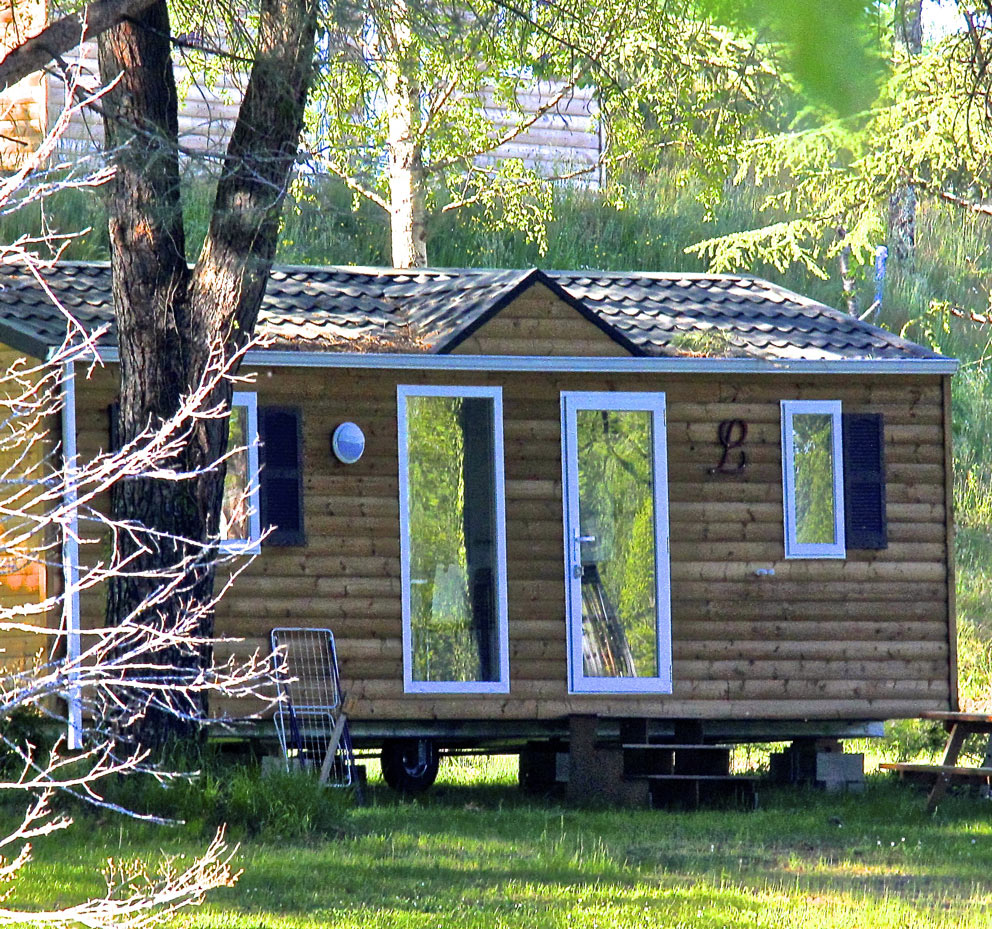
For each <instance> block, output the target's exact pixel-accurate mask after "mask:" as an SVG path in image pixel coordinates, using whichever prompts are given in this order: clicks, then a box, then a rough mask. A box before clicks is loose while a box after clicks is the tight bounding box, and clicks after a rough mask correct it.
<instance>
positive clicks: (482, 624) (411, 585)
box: [397, 387, 509, 693]
mask: <svg viewBox="0 0 992 929" xmlns="http://www.w3.org/2000/svg"><path fill="white" fill-rule="evenodd" d="M397 403H398V426H399V464H400V473H399V479H400V553H401V565H402V569H401V570H402V584H403V678H404V686H405V689H406V691H407V692H412V693H430V692H435V693H436V692H441V693H444V692H448V693H471V692H482V693H506V692H507V691H508V690H509V655H508V651H507V641H506V569H505V566H506V543H505V538H504V527H503V523H504V517H503V426H502V395H501V392H500V389H499V388H498V387H399V388H398V389H397Z"/></svg>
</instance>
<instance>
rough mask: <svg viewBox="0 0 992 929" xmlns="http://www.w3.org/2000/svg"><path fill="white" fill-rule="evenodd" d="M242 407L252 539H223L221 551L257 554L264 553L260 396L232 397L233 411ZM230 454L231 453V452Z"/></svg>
mask: <svg viewBox="0 0 992 929" xmlns="http://www.w3.org/2000/svg"><path fill="white" fill-rule="evenodd" d="M237 407H242V408H244V409H245V411H246V415H245V440H244V449H245V453H246V454H247V456H248V473H247V479H248V486H247V488H246V489H245V493H246V499H245V503H246V505H247V507H248V538H247V539H220V540H219V541H218V543H217V548H218V549H219V550H220V551H221V552H223V553H225V554H228V555H257V554H258V553H259V551H260V550H261V540H262V516H261V513H260V511H259V499H258V396H257V394H255V393H254V391H238V390H236V391H235V392H234V394H233V395H232V397H231V411H232V412H233V411H234V410H235V409H236V408H237ZM228 451H231V450H230V449H228Z"/></svg>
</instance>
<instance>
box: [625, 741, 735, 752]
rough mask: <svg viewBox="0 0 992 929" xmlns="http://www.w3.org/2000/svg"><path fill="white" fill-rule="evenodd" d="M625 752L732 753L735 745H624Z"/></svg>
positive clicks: (658, 743)
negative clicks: (661, 750)
mask: <svg viewBox="0 0 992 929" xmlns="http://www.w3.org/2000/svg"><path fill="white" fill-rule="evenodd" d="M620 747H621V748H622V749H623V750H624V751H627V749H630V750H631V751H635V750H641V749H647V748H667V749H669V750H670V751H676V752H680V751H694V752H729V751H732V750H733V748H734V746H733V745H692V744H690V743H688V742H686V743H682V742H679V743H674V742H640V743H631V744H624V745H621V746H620Z"/></svg>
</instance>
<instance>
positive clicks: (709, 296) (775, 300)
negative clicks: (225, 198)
mask: <svg viewBox="0 0 992 929" xmlns="http://www.w3.org/2000/svg"><path fill="white" fill-rule="evenodd" d="M45 279H46V285H47V287H48V288H49V289H50V290H51V292H52V294H53V295H54V296H55V297H56V298H57V299H58V300H59V301H60V303H61V304H62V305H63V306H64V307H65V309H66V311H67V312H69V313H71V314H72V316H73V317H74V318H75V319H76V320H77V321H78V322H79V323H80V324H81V325H82V326H84V327H85V328H86V329H88V330H92V329H95V328H98V327H100V326H106V327H107V330H108V331H107V334H106V336H105V337H104V339H103V344H108V345H113V344H114V338H115V334H114V331H113V313H112V309H111V300H112V298H111V288H110V268H109V266H108V265H107V264H105V263H88V262H62V263H60V264H58V265H57V266H56V267H55V268H54V269H53V270H52V271H50V272H48V273H47V274H46V278H45ZM535 284H544V285H545V286H547V287H549V288H550V289H551V290H552V291H554V292H555V293H557V295H558V296H560V297H561V298H562V299H563V300H565V302H566V303H568V304H570V305H571V306H572V307H573V308H574V309H575V310H576V312H578V313H580V314H581V315H583V316H585V317H586V318H588V319H590V320H591V321H592V322H594V323H596V324H597V325H598V326H599V327H600V328H602V329H604V331H606V332H607V333H608V334H609V335H611V336H612V337H613V338H614V339H616V340H617V341H618V342H620V343H621V344H623V345H625V346H626V347H627V348H629V349H630V350H631V351H632V352H633V353H634V354H640V355H664V356H679V355H688V356H703V357H728V356H729V357H741V358H759V359H766V360H769V361H776V360H794V359H824V360H827V359H830V360H839V359H845V360H853V359H860V358H876V359H896V358H931V359H935V358H939V357H940V356H939V355H936V354H934V353H933V352H931V351H929V350H928V349H925V348H923V347H922V346H919V345H916V344H914V343H912V342H908V341H907V340H905V339H901V338H899V337H897V336H895V335H893V334H892V333H890V332H887V331H885V330H883V329H879V328H878V327H875V326H871V325H869V324H867V323H864V322H860V321H858V320H857V319H855V318H854V317H852V316H849V315H848V314H846V313H842V312H840V311H839V310H835V309H832V308H830V307H827V306H824V305H823V304H820V303H816V302H815V301H812V300H808V299H806V298H805V297H801V296H799V295H798V294H795V293H792V292H790V291H788V290H785V289H784V288H781V287H778V286H776V285H774V284H770V283H768V282H767V281H763V280H759V279H757V278H751V277H743V276H728V275H704V274H649V273H642V272H631V273H612V272H611V273H600V272H587V271H583V272H574V271H571V272H570V271H550V272H542V271H537V270H531V271H490V270H441V269H423V270H419V269H418V270H409V271H401V270H394V269H378V268H302V267H277V268H274V269H273V271H272V276H271V279H270V283H269V287H268V290H267V292H266V296H265V301H264V304H263V307H262V310H261V312H260V315H259V326H258V333H259V334H260V335H261V336H263V337H265V338H267V339H269V340H270V342H271V344H272V346H273V347H276V348H281V349H286V348H291V349H297V350H301V351H349V350H355V349H360V350H362V351H372V352H414V353H444V352H446V351H449V350H450V349H451V348H453V347H454V346H455V345H457V344H458V342H459V341H461V339H463V338H465V337H466V336H467V335H468V334H470V333H471V332H473V331H475V330H476V329H477V328H478V327H479V326H480V325H482V324H484V323H485V322H486V321H487V320H488V319H490V318H491V317H492V316H494V315H495V314H496V313H498V312H499V311H500V310H501V309H502V308H503V307H505V306H506V305H507V304H508V303H509V302H511V301H512V300H513V299H514V298H515V297H517V296H518V295H519V294H521V293H523V292H524V291H525V290H527V289H528V288H529V287H531V286H533V285H535ZM64 331H65V320H64V317H63V315H62V314H61V313H60V312H59V311H58V310H57V309H56V308H55V307H54V306H53V304H52V301H51V299H50V298H49V296H48V294H47V293H46V292H45V289H44V288H42V287H41V286H40V285H39V283H38V281H37V280H36V279H35V278H34V276H33V275H32V274H30V273H29V272H28V271H27V270H26V269H24V268H20V267H17V266H10V265H6V266H0V339H2V340H3V341H6V342H9V343H10V344H13V345H15V346H16V347H18V348H19V349H21V350H24V351H29V352H32V353H33V354H35V355H39V354H43V353H44V350H45V349H47V348H49V347H51V346H54V345H58V344H59V343H60V342H61V340H62V336H63V333H64Z"/></svg>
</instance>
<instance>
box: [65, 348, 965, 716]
mask: <svg viewBox="0 0 992 929" xmlns="http://www.w3.org/2000/svg"><path fill="white" fill-rule="evenodd" d="M481 333H482V330H480V334H481ZM115 373H116V372H109V373H103V374H98V375H97V380H98V382H97V383H91V384H86V383H85V382H81V383H80V385H79V403H80V408H79V413H78V415H79V422H80V430H81V435H80V451H81V453H82V454H86V453H87V452H89V451H93V450H95V449H96V448H97V447H99V446H103V445H105V443H106V441H107V438H106V437H107V412H106V407H107V403H108V402H109V400H111V399H112V396H113V393H114V390H113V388H112V386H111V385H110V380H109V379H110V377H112V376H115ZM255 373H256V376H257V390H258V399H259V404H262V405H265V404H270V405H277V406H278V405H294V406H298V407H301V408H302V409H303V411H304V412H303V433H304V493H305V514H306V537H307V544H306V545H304V546H300V547H288V548H274V547H267V548H263V551H262V554H261V555H260V556H259V557H258V558H257V560H256V561H255V562H254V563H253V564H252V565H251V566H250V567H249V568H248V570H247V571H246V572H245V574H244V575H243V576H242V577H241V578H240V579H239V581H238V582H237V584H236V586H235V588H234V589H233V591H232V592H231V593H230V595H229V596H228V597H227V599H226V600H225V601H224V602H223V603H222V605H221V608H220V612H219V615H218V624H217V629H218V633H220V634H222V635H231V636H240V637H243V638H244V642H243V643H242V644H239V645H237V646H230V645H229V646H226V648H227V649H228V650H230V649H232V648H236V649H238V650H246V651H252V650H254V649H255V648H263V649H265V648H267V647H268V645H267V636H268V632H269V629H270V628H271V627H273V626H278V625H315V626H325V625H326V626H330V627H331V628H332V629H333V630H334V632H335V636H336V639H337V643H338V650H339V655H340V659H341V670H342V675H343V677H344V685H345V687H346V689H347V692H348V695H349V712H350V713H351V715H352V716H353V717H354V718H356V719H360V720H376V719H381V720H386V719H390V720H402V719H416V720H427V719H432V718H437V719H489V718H505V719H535V718H540V719H546V718H554V717H559V716H562V715H564V714H569V713H597V714H600V715H653V716H657V717H696V718H709V719H741V718H748V717H753V718H778V719H836V718H846V719H851V718H861V719H886V718H893V717H899V716H914V715H916V714H917V713H918V712H919V711H920V710H922V709H927V708H934V709H936V708H947V707H948V706H949V705H951V704H952V703H953V702H954V699H955V696H954V692H953V677H954V673H955V672H954V669H953V651H954V650H953V647H952V645H951V643H952V642H953V626H952V624H951V619H950V613H951V612H952V611H953V603H952V601H951V599H950V592H951V590H952V588H953V577H952V574H951V573H950V571H949V557H948V555H949V552H948V548H949V540H950V535H949V522H948V518H949V509H948V508H949V496H948V495H949V492H950V482H949V474H948V468H949V457H948V448H947V441H948V440H947V433H946V431H945V428H944V422H945V420H944V417H945V413H946V409H945V397H944V383H943V380H944V379H942V378H940V377H937V376H932V377H916V378H911V377H902V376H891V375H886V376H871V375H866V376H859V377H841V376H821V377H802V378H797V377H793V376H791V375H786V374H772V375H761V376H759V375H728V376H722V377H721V376H715V375H695V376H688V375H681V376H676V375H660V374H659V375H644V374H637V375H629V376H628V375H622V376H621V375H616V376H609V375H601V376H591V375H582V374H569V375H564V374H563V375H554V374H534V373H506V374H498V375H497V374H491V373H490V374H487V373H484V372H481V373H479V374H478V375H475V376H473V375H470V374H466V373H464V372H463V373H444V374H442V373H436V372H434V373H429V374H428V373H417V374H414V373H410V372H390V371H364V372H362V371H346V370H338V369H308V370H292V369H285V368H274V369H265V368H261V369H259V370H257V371H256V372H255ZM400 383H404V384H421V383H430V384H476V385H499V386H501V387H502V388H503V403H504V434H505V456H506V457H505V467H506V519H507V551H508V565H507V571H508V577H507V583H508V594H509V647H510V693H509V694H506V695H492V696H464V695H405V694H404V693H403V685H402V680H403V675H402V655H401V617H400V580H399V578H400V563H399V503H398V475H397V467H398V465H397V430H396V386H397V384H400ZM563 390H631V391H664V392H665V393H666V394H667V398H668V455H669V472H670V486H669V494H670V501H671V503H670V514H671V559H672V617H673V618H672V638H673V654H674V669H673V670H674V692H673V693H672V694H671V695H669V696H650V697H644V696H602V695H599V696H596V695H575V696H570V695H569V694H568V692H567V684H566V678H567V671H566V652H565V635H566V628H565V616H564V609H565V607H564V579H563V576H562V570H563V569H562V534H563V530H562V500H561V492H562V488H561V441H560V406H559V397H560V392H561V391H563ZM783 398H792V399H837V400H841V401H842V403H843V404H844V409H845V410H846V411H848V412H880V413H883V414H884V416H885V441H886V449H885V452H886V468H887V473H886V477H887V487H886V490H887V497H888V519H889V545H888V548H887V549H884V550H881V551H850V552H848V555H847V557H846V558H844V559H842V560H827V561H804V560H793V561H785V560H784V558H783V524H782V483H781V457H780V456H781V448H780V445H781V438H780V412H779V401H780V400H781V399H783ZM728 418H739V419H743V420H745V421H746V422H747V424H748V437H747V443H746V448H747V452H748V456H749V462H750V464H749V468H748V470H747V472H746V473H745V474H744V475H742V476H724V475H711V474H710V473H709V469H710V468H712V467H713V466H714V465H716V464H717V462H718V461H719V457H720V452H721V447H720V446H719V444H718V442H717V427H718V424H719V423H720V422H721V421H722V420H724V419H728ZM346 419H350V420H354V421H355V422H357V423H358V424H359V425H360V426H361V427H362V428H363V429H364V430H365V433H366V437H367V447H366V452H365V455H364V457H363V458H362V459H361V460H360V461H359V462H358V463H357V464H354V465H350V466H346V465H342V464H340V463H338V462H337V461H335V460H334V459H333V458H332V456H331V454H330V450H329V436H330V433H331V432H332V430H333V429H334V427H335V426H337V425H338V424H339V423H340V422H342V421H343V420H346ZM759 568H774V570H775V574H774V576H757V575H756V574H755V571H756V570H757V569H759ZM84 609H85V613H86V621H87V623H90V624H92V623H98V622H100V617H101V615H102V605H101V604H100V603H99V602H98V599H97V598H95V597H91V598H89V600H88V601H87V602H86V605H85V608H84ZM218 709H221V710H224V711H226V712H229V713H232V714H235V715H244V714H245V712H246V711H247V710H248V709H250V708H248V707H245V706H237V705H233V704H229V705H224V706H220V707H218Z"/></svg>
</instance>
